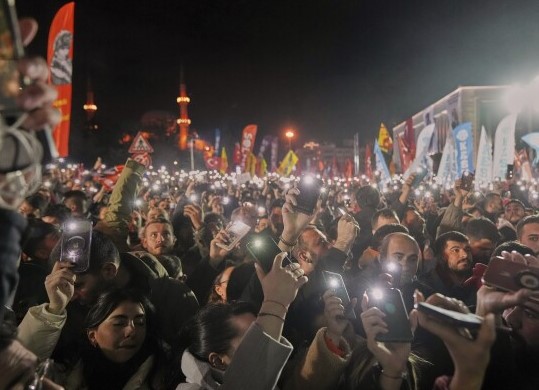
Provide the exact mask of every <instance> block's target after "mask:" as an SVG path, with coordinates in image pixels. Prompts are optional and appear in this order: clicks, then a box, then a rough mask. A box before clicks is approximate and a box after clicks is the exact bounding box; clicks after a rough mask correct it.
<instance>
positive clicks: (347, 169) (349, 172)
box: [344, 159, 354, 178]
mask: <svg viewBox="0 0 539 390" xmlns="http://www.w3.org/2000/svg"><path fill="white" fill-rule="evenodd" d="M344 176H346V177H347V178H350V177H352V176H354V164H353V163H352V160H350V159H347V160H346V162H345V163H344Z"/></svg>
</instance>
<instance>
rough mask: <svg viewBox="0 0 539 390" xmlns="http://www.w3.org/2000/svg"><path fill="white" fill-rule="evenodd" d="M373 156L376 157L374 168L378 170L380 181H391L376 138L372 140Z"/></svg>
mask: <svg viewBox="0 0 539 390" xmlns="http://www.w3.org/2000/svg"><path fill="white" fill-rule="evenodd" d="M374 156H375V157H376V170H377V171H378V172H380V178H381V179H382V183H387V182H390V181H391V174H390V173H389V168H388V167H387V163H386V160H385V158H384V155H383V154H382V150H380V146H378V142H377V140H374Z"/></svg>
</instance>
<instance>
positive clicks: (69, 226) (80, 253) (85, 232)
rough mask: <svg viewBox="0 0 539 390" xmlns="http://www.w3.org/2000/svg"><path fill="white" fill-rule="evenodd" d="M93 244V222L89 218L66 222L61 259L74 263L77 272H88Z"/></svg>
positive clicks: (74, 270) (74, 269)
mask: <svg viewBox="0 0 539 390" xmlns="http://www.w3.org/2000/svg"><path fill="white" fill-rule="evenodd" d="M91 244H92V223H91V222H90V221H87V220H83V219H81V220H70V221H67V222H66V223H64V225H63V228H62V238H61V247H60V248H61V249H60V250H61V252H60V253H61V256H60V260H61V261H68V262H70V263H72V264H73V267H72V268H71V270H72V271H73V272H75V273H82V272H86V271H87V270H88V268H90V248H91Z"/></svg>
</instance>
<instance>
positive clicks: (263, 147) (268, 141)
mask: <svg viewBox="0 0 539 390" xmlns="http://www.w3.org/2000/svg"><path fill="white" fill-rule="evenodd" d="M272 138H273V137H272V136H271V135H265V136H264V138H262V143H261V144H260V149H258V155H259V156H264V153H266V149H268V148H269V146H270V144H271V140H272Z"/></svg>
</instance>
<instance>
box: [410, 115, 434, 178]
mask: <svg viewBox="0 0 539 390" xmlns="http://www.w3.org/2000/svg"><path fill="white" fill-rule="evenodd" d="M433 131H434V124H430V125H428V126H427V127H425V128H423V130H421V133H419V136H418V137H417V147H416V152H415V159H414V162H413V163H412V164H411V165H410V166H409V167H408V170H407V171H406V172H404V178H405V179H407V178H408V176H410V174H411V173H412V172H416V169H417V168H418V167H420V166H422V165H427V164H426V163H425V162H424V161H423V160H425V157H426V156H427V151H428V149H429V145H430V139H431V138H432V133H433Z"/></svg>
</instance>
